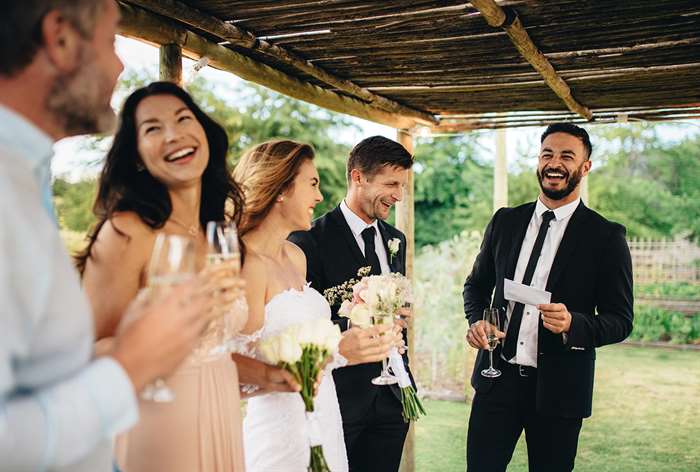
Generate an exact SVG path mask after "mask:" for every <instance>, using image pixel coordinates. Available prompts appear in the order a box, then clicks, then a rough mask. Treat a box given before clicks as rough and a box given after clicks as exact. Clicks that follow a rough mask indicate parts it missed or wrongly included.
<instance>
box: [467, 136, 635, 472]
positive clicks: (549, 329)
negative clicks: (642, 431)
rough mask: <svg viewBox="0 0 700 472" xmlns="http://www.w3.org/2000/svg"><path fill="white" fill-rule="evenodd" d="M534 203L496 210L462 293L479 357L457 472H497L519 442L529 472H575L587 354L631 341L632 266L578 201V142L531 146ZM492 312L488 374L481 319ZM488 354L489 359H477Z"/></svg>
mask: <svg viewBox="0 0 700 472" xmlns="http://www.w3.org/2000/svg"><path fill="white" fill-rule="evenodd" d="M541 142H542V145H541V148H540V154H539V163H538V166H537V178H538V180H539V183H540V189H541V191H540V195H539V197H538V199H537V201H536V202H533V203H528V204H525V205H521V206H519V207H516V208H501V209H500V210H498V211H497V212H496V214H495V215H494V216H493V218H492V220H491V222H490V223H489V225H488V227H487V228H486V231H485V234H484V241H483V242H482V245H481V249H480V252H479V255H478V256H477V258H476V261H475V262H474V267H473V269H472V272H471V274H470V275H469V277H467V280H466V282H465V284H464V311H465V313H466V316H467V319H468V320H469V324H470V327H469V331H468V332H467V342H468V343H469V345H471V346H472V347H474V348H476V349H481V351H480V352H479V355H478V357H477V361H476V365H475V366H474V373H473V375H472V386H473V387H474V389H475V390H476V394H475V396H474V401H473V403H472V410H471V416H470V418H469V432H468V437H467V470H468V471H470V472H480V471H488V472H497V471H505V470H506V467H507V465H508V463H509V462H510V459H511V456H512V454H513V449H514V448H515V445H516V443H517V441H518V438H519V437H520V434H521V433H522V431H523V429H524V430H525V436H526V439H527V449H528V462H529V469H530V471H546V472H549V471H551V472H564V471H571V470H573V468H574V460H575V458H576V448H577V445H578V435H579V432H580V430H581V425H582V420H583V418H587V417H589V416H590V415H591V403H592V396H593V377H594V366H595V348H596V347H599V346H603V345H606V344H612V343H617V342H620V341H622V340H623V339H625V338H626V337H627V336H628V335H629V333H630V332H631V331H632V318H633V311H632V305H633V297H632V263H631V258H630V253H629V248H628V247H627V243H626V241H625V228H624V227H623V226H621V225H619V224H617V223H613V222H610V221H608V220H606V219H605V218H603V217H602V216H600V215H599V214H598V213H596V212H594V211H592V210H590V209H589V208H587V207H586V206H585V205H584V204H583V202H582V201H581V198H580V196H579V193H580V182H581V179H582V178H583V177H584V176H586V175H587V174H588V172H589V170H590V168H591V161H590V155H591V150H592V146H591V142H590V139H589V137H588V133H587V132H586V131H585V130H584V129H582V128H579V127H578V126H576V125H573V124H565V123H560V124H554V125H550V126H549V127H548V128H547V129H546V131H545V132H544V133H543V135H542V140H541ZM489 306H493V307H495V308H498V309H499V310H500V314H501V326H505V332H499V333H498V334H497V335H498V337H499V338H500V343H499V346H497V347H496V349H495V351H494V355H493V357H494V365H495V366H497V367H498V368H499V369H500V370H501V371H502V375H501V376H500V377H496V378H486V377H484V376H482V375H481V371H482V369H484V368H485V367H487V366H488V362H489V356H488V355H484V353H485V352H486V351H485V349H487V348H488V342H487V337H486V333H485V330H484V322H483V321H482V312H483V310H484V308H487V307H489ZM487 354H488V353H487Z"/></svg>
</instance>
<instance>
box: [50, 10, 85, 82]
mask: <svg viewBox="0 0 700 472" xmlns="http://www.w3.org/2000/svg"><path fill="white" fill-rule="evenodd" d="M41 32H42V35H43V43H44V45H43V49H44V51H46V55H47V57H48V59H49V61H50V62H51V64H53V66H54V67H55V68H56V69H58V70H59V71H62V72H71V71H73V70H75V68H76V67H77V66H78V65H79V62H80V49H81V42H82V38H81V36H80V34H79V33H78V31H77V30H76V29H75V28H74V27H73V25H71V24H70V22H69V21H68V19H67V18H66V17H65V16H63V14H62V13H61V12H60V11H59V10H51V11H50V12H49V13H48V14H46V15H45V16H44V18H43V20H42V21H41Z"/></svg>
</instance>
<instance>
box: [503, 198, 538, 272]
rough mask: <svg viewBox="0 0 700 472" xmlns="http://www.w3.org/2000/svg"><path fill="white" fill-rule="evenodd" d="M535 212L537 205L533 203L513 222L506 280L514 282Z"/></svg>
mask: <svg viewBox="0 0 700 472" xmlns="http://www.w3.org/2000/svg"><path fill="white" fill-rule="evenodd" d="M534 211H535V204H534V203H532V204H530V205H528V206H527V207H525V208H524V209H523V211H522V212H521V213H520V214H519V215H517V217H516V219H515V221H514V222H513V226H512V228H513V231H512V233H511V234H510V237H511V242H510V252H509V253H508V262H507V265H506V270H505V274H506V278H508V279H511V280H513V277H514V276H515V267H516V265H517V263H518V256H519V255H520V249H521V248H522V247H523V240H524V239H525V233H527V227H528V225H529V224H530V220H531V219H532V212H534Z"/></svg>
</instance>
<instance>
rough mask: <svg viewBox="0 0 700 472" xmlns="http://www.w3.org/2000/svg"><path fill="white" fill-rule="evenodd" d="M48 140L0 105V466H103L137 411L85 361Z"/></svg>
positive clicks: (95, 364) (108, 369)
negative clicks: (52, 199) (53, 197)
mask: <svg viewBox="0 0 700 472" xmlns="http://www.w3.org/2000/svg"><path fill="white" fill-rule="evenodd" d="M52 146H53V143H52V140H51V139H50V138H49V137H48V136H47V135H45V134H44V133H43V132H42V131H41V130H39V129H38V128H36V127H35V126H34V125H33V124H31V123H30V122H29V121H27V120H25V119H24V118H23V117H21V116H19V115H18V114H16V113H14V112H13V111H11V110H9V109H7V108H5V107H2V106H0V261H1V262H0V333H2V343H1V344H0V458H1V462H0V469H2V470H8V471H9V470H11V471H25V470H27V471H29V470H31V471H43V470H51V471H53V470H66V471H68V470H69V471H73V472H78V471H86V472H87V471H90V472H102V471H111V470H112V438H113V436H114V435H115V434H116V433H118V432H121V431H124V430H126V429H128V428H129V427H131V426H132V425H134V424H135V423H136V420H137V419H138V407H137V401H136V396H135V394H134V389H133V386H132V384H131V382H130V380H129V378H128V377H127V375H126V373H125V372H124V370H123V369H122V367H121V366H120V365H119V364H118V363H117V362H116V361H114V360H113V359H112V358H109V357H102V358H99V359H93V358H92V356H93V342H94V338H93V322H92V316H91V314H90V310H89V305H88V303H87V300H86V299H85V297H84V295H83V293H82V292H81V289H80V282H79V279H78V275H77V273H76V271H75V269H74V268H73V265H72V264H71V261H70V259H69V257H68V254H67V253H66V250H65V248H64V246H63V242H62V241H61V238H60V236H59V233H58V229H57V227H56V223H55V221H54V220H53V218H52V213H53V212H52V209H51V205H50V204H49V202H47V201H46V200H47V199H46V195H47V192H48V194H49V195H50V188H48V189H47V188H46V186H47V185H49V184H50V179H49V176H50V161H51V157H52V154H53V151H52Z"/></svg>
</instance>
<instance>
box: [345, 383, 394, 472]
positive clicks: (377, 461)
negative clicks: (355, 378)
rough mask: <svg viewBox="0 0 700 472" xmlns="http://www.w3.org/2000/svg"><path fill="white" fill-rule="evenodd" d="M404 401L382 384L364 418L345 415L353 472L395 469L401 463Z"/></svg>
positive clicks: (351, 470) (381, 471) (346, 440)
mask: <svg viewBox="0 0 700 472" xmlns="http://www.w3.org/2000/svg"><path fill="white" fill-rule="evenodd" d="M402 410H403V408H402V406H401V402H400V401H399V400H398V399H397V398H396V396H395V395H394V394H393V393H392V392H391V390H390V389H389V387H381V388H379V391H378V392H377V395H376V397H375V398H374V403H373V404H372V406H371V408H370V410H369V411H368V412H367V414H366V415H363V417H362V418H360V419H357V420H353V421H346V419H345V418H343V432H344V433H345V446H346V448H347V451H348V462H349V463H350V472H396V471H398V470H399V465H400V464H401V455H402V453H403V443H404V440H405V439H406V434H407V433H408V423H404V421H403V417H402V416H401V412H402Z"/></svg>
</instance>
